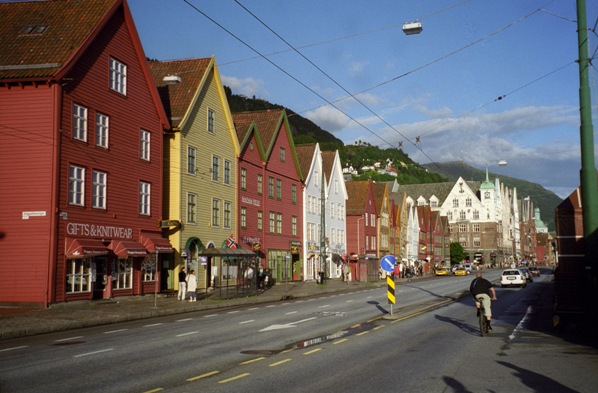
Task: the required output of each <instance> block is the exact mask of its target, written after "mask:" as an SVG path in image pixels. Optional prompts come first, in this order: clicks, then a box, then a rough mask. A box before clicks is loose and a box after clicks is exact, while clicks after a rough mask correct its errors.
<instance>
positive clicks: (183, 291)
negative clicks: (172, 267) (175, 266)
mask: <svg viewBox="0 0 598 393" xmlns="http://www.w3.org/2000/svg"><path fill="white" fill-rule="evenodd" d="M186 297H187V273H185V266H183V267H181V271H180V272H179V293H178V295H177V299H179V300H185V298H186Z"/></svg>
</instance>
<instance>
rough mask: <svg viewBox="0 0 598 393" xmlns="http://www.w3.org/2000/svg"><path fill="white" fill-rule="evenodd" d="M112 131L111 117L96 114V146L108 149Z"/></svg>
mask: <svg viewBox="0 0 598 393" xmlns="http://www.w3.org/2000/svg"><path fill="white" fill-rule="evenodd" d="M109 130H110V117H109V116H108V115H105V114H103V113H100V112H96V146H99V147H103V148H104V149H107V148H108V136H109V135H110V134H109Z"/></svg>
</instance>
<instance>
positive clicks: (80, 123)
mask: <svg viewBox="0 0 598 393" xmlns="http://www.w3.org/2000/svg"><path fill="white" fill-rule="evenodd" d="M73 138H74V139H77V140H80V141H83V142H87V108H86V107H84V106H81V105H78V104H73Z"/></svg>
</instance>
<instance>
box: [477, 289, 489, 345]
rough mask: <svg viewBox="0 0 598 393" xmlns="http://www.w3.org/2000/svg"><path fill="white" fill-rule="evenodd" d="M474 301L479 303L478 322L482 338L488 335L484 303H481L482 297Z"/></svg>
mask: <svg viewBox="0 0 598 393" xmlns="http://www.w3.org/2000/svg"><path fill="white" fill-rule="evenodd" d="M476 301H477V302H479V303H480V308H479V309H478V310H479V316H478V321H479V323H480V336H482V337H484V335H488V334H489V332H488V325H487V324H486V315H484V314H485V313H484V303H483V302H482V297H481V296H479V297H477V298H476Z"/></svg>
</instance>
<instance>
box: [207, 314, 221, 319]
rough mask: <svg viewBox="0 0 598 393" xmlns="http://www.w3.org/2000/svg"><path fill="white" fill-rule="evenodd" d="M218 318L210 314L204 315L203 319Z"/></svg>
mask: <svg viewBox="0 0 598 393" xmlns="http://www.w3.org/2000/svg"><path fill="white" fill-rule="evenodd" d="M216 316H218V314H210V315H204V318H212V317H216Z"/></svg>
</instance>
